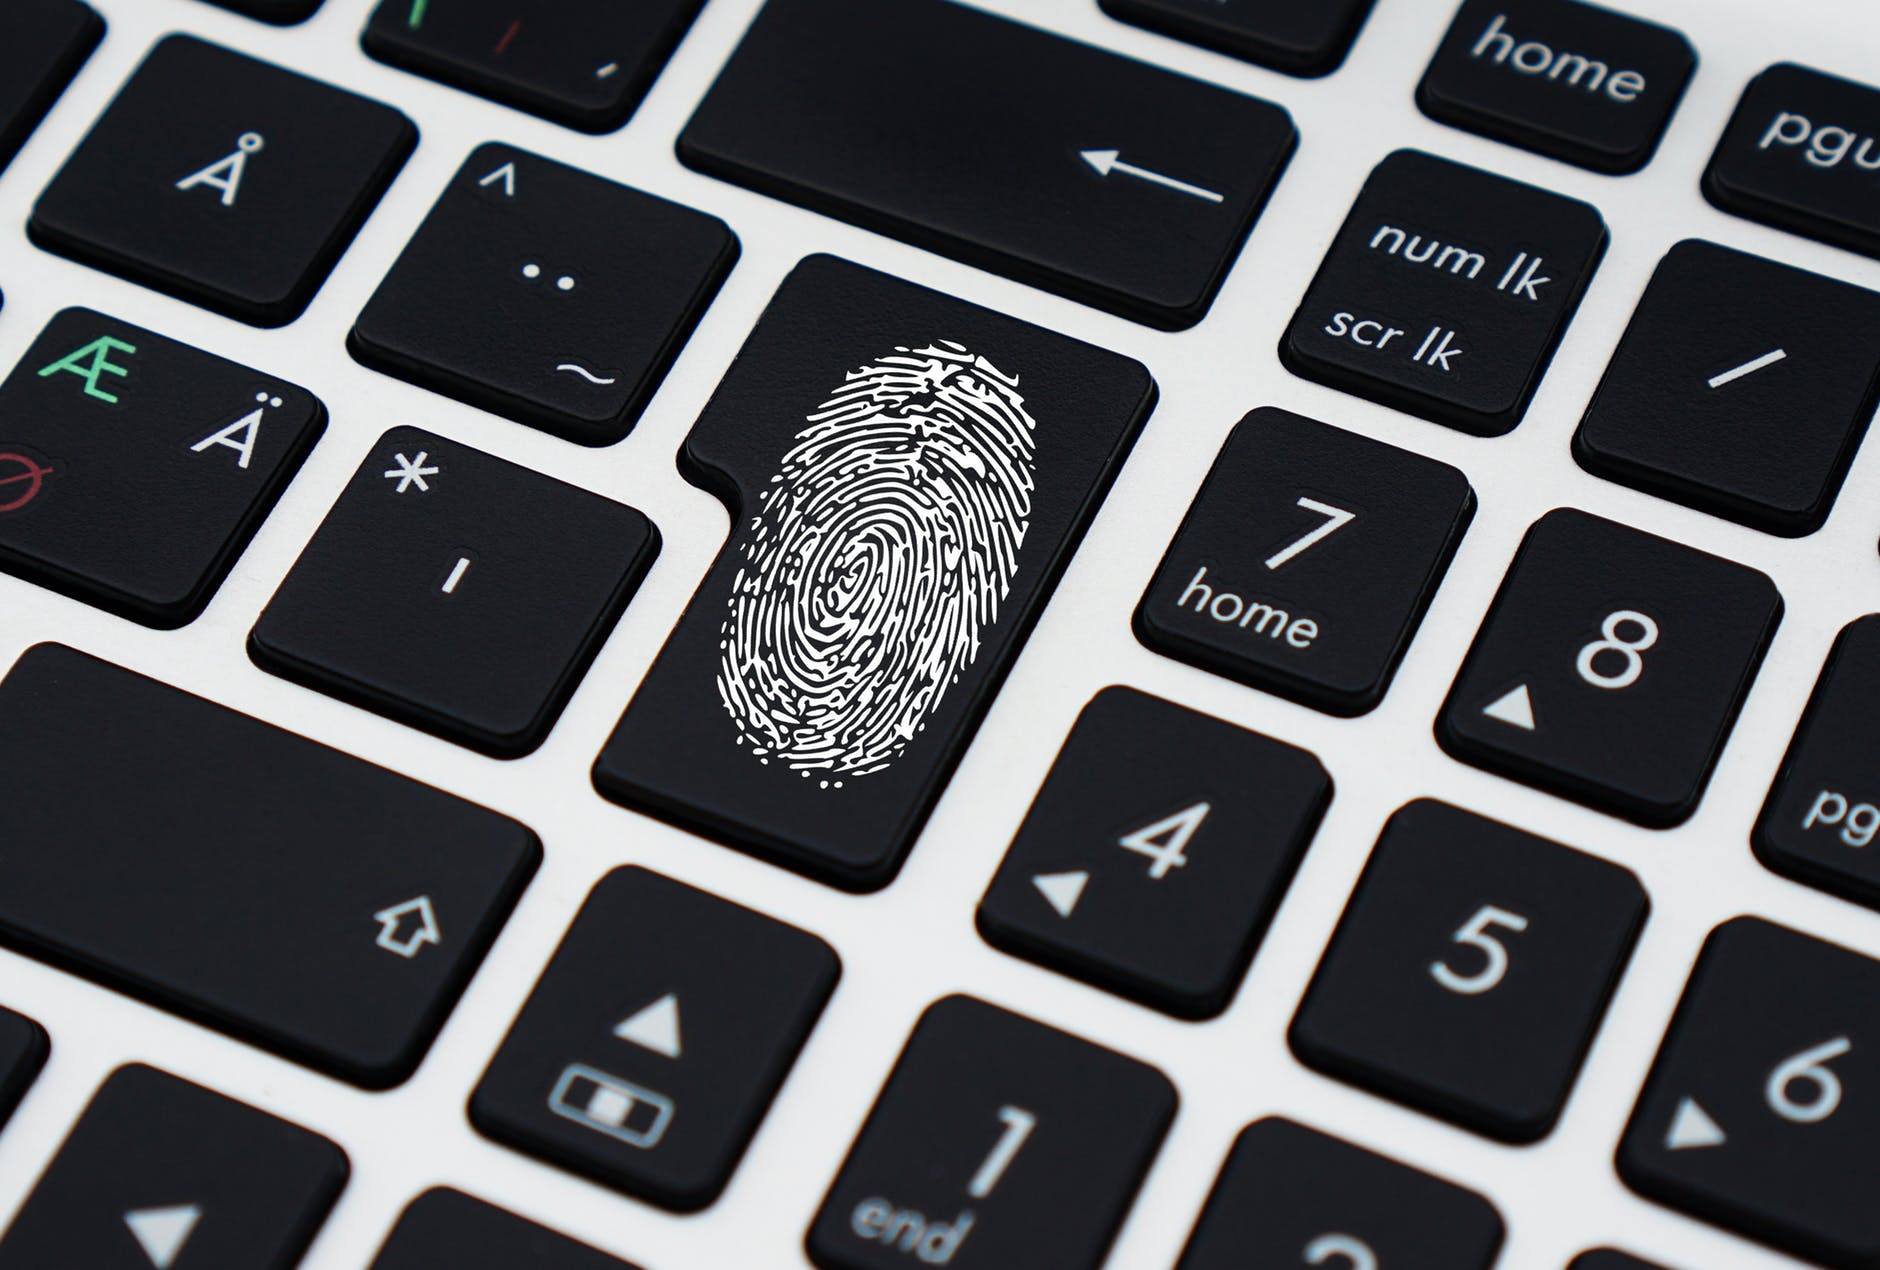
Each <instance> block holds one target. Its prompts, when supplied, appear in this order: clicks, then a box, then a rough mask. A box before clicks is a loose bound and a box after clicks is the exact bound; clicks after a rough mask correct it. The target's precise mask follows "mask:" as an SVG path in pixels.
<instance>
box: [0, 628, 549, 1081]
mask: <svg viewBox="0 0 1880 1270" xmlns="http://www.w3.org/2000/svg"><path fill="white" fill-rule="evenodd" d="M0 801H5V802H6V803H8V804H9V805H12V806H13V807H14V811H13V812H11V813H9V816H8V823H7V833H6V839H5V842H4V845H0V856H4V861H5V867H6V874H7V884H6V886H5V887H4V888H0V940H3V941H4V942H5V943H6V944H7V945H9V946H10V947H12V948H14V949H16V950H18V951H21V952H25V953H29V954H31V955H33V956H36V957H42V958H44V959H46V960H48V961H51V962H53V963H55V964H57V965H59V966H61V967H63V968H65V969H68V970H72V971H75V972H77V973H80V974H85V975H89V976H91V977H93V978H96V979H98V980H100V981H102V982H104V983H105V984H107V985H109V986H111V987H114V988H117V989H119V990H121V991H125V992H129V993H132V994H133V995H136V996H138V997H142V998H144V999H146V1000H148V1001H150V1002H152V1003H153V1004H155V1005H158V1006H161V1007H163V1008H165V1009H169V1010H174V1011H176V1012H177V1013H179V1014H183V1015H186V1016H188V1017H190V1018H192V1019H196V1020H199V1021H201V1022H203V1023H207V1024H209V1025H210V1026H212V1027H218V1028H222V1029H224V1030H226V1031H229V1032H233V1033H235V1034H236V1035H238V1036H240V1037H242V1038H244V1039H246V1040H249V1041H253V1042H254V1043H256V1044H259V1045H262V1046H264V1047H266V1048H268V1049H272V1050H276V1051H278V1052H280V1053H282V1054H285V1055H287V1056H288V1057H290V1058H294V1059H297V1060H299V1061H301V1062H305V1063H307V1064H309V1065H311V1066H314V1067H317V1068H319V1069H320V1070H322V1071H325V1072H328V1073H331V1074H333V1075H336V1076H339V1077H341V1078H343V1079H346V1080H350V1081H353V1082H355V1083H357V1084H360V1085H364V1086H367V1087H368V1088H385V1087H389V1086H391V1085H395V1084H397V1083H398V1082H399V1081H402V1080H404V1079H405V1077H407V1076H409V1075H410V1074H411V1072H412V1071H413V1070H414V1069H415V1068H416V1067H417V1065H418V1060H419V1058H421V1057H422V1056H423V1054H424V1051H425V1049H426V1048H427V1047H428V1046H429V1045H430V1042H431V1038H432V1037H433V1036H434V1035H436V1033H437V1030H438V1028H439V1027H440V1026H441V1025H442V1024H443V1021H444V1016H445V1015H446V1014H447V1013H449V1011H450V1008H451V1006H452V1005H453V1004H454V1003H455V1002H456V1000H457V997H458V995H459V994H460V993H461V992H462V991H463V988H464V985H465V983H466V982H468V980H469V978H470V974H471V972H472V971H474V970H475V969H476V967H477V964H478V963H479V962H480V961H481V960H482V958H483V953H484V951H485V950H486V949H487V948H488V947H489V945H490V942H491V941H492V940H493V939H495V937H496V931H497V928H498V927H499V926H501V925H502V923H503V921H504V919H505V918H506V917H507V916H508V914H509V910H510V909H511V908H512V907H513V906H514V904H515V901H516V897H517V895H518V894H519V893H520V892H521V890H522V887H523V885H524V884H525V883H526V882H527V881H528V878H529V875H530V874H531V873H533V872H534V870H535V866H536V863H537V862H538V860H539V859H540V856H541V848H540V847H539V846H538V845H537V843H536V841H535V836H534V835H533V834H531V833H530V832H529V831H528V830H527V829H525V828H524V827H523V826H521V825H519V824H517V823H516V822H515V821H513V820H509V819H506V818H505V817H502V816H499V815H496V814H495V813H494V812H490V811H486V810H484V809H483V808H481V807H477V806H473V805H472V804H470V803H466V802H464V801H462V800H460V799H457V798H454V797H452V796H451V795H449V794H445V793H443V792H441V791H439V790H435V789H432V788H430V787H428V786H425V785H420V784H418V783H416V782H415V781H412V780H409V779H407V778H406V777H403V776H398V775H395V774H394V773H392V772H388V771H386V770H385V769H383V768H379V767H373V766H372V765H370V764H368V763H364V762H361V761H360V760H358V759H355V758H351V757H349V756H347V755H345V754H341V753H340V752H338V751H337V750H330V749H327V748H326V747H325V746H323V745H316V744H315V743H314V742H312V741H309V740H306V739H305V738H303V737H299V736H295V735H293V734H292V733H289V732H283V731H281V730H280V729H278V728H274V727H271V726H269V725H268V724H265V723H261V722H259V721H257V720H255V719H251V718H249V717H248V716H246V715H243V714H237V713H236V712H235V711H233V710H228V709H225V708H223V707H221V706H218V705H214V704H212V703H211V702H208V701H204V700H203V699H202V698H200V697H192V696H190V695H188V694H187V693H183V692H179V691H177V690H176V689H174V688H170V687H166V686H165V685H163V684H160V683H157V682H155V681H154V680H150V679H145V678H144V677H143V676H141V675H135V674H132V673H131V672H129V671H127V670H122V669H119V668H118V667H116V666H113V665H110V664H108V663H106V662H102V661H99V660H97V659H95V658H92V657H88V656H86V655H85V654H83V653H79V652H74V651H73V650H72V649H69V648H65V647H62V646H60V645H57V644H41V645H38V646H37V647H34V648H30V649H28V650H27V651H26V652H25V654H23V655H22V656H21V657H20V659H19V661H18V662H17V663H15V664H14V666H13V668H12V670H11V671H10V672H9V673H8V675H7V677H6V679H5V680H4V681H0ZM101 878H105V879H109V880H110V885H108V886H101V885H100V884H99V879H101Z"/></svg>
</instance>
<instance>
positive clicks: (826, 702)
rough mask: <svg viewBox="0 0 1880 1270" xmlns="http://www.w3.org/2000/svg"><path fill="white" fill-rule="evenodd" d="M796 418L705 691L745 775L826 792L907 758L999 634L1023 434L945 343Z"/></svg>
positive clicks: (850, 385)
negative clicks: (789, 778)
mask: <svg viewBox="0 0 1880 1270" xmlns="http://www.w3.org/2000/svg"><path fill="white" fill-rule="evenodd" d="M805 422H806V424H807V426H806V427H804V428H803V429H802V431H800V432H798V433H797V434H796V437H795V438H794V444H793V445H792V447H791V448H790V450H789V452H788V453H786V454H785V455H784V457H783V460H782V462H781V463H780V465H779V468H778V471H777V474H776V475H775V476H773V477H772V478H771V482H770V485H769V487H768V488H767V489H766V490H765V491H764V492H763V493H762V495H761V496H760V497H759V499H758V506H757V509H756V512H755V514H754V515H753V516H752V517H751V518H750V521H749V522H748V532H747V534H746V536H745V539H744V541H743V543H742V544H740V546H739V547H738V552H739V555H740V556H741V557H742V560H741V563H740V566H739V568H738V571H737V574H736V576H735V577H734V579H733V581H732V585H731V598H730V603H729V606H728V610H727V612H726V615H725V619H724V622H723V624H722V626H721V627H720V635H721V638H720V643H719V646H720V657H719V667H718V677H717V686H718V694H719V698H720V700H721V701H722V702H723V704H724V708H725V710H726V711H727V712H728V713H729V714H730V716H731V719H732V721H733V722H734V724H735V725H736V730H737V741H738V743H739V744H740V745H743V746H748V747H749V749H750V751H751V753H752V754H754V755H755V756H756V757H757V759H758V760H759V761H760V762H762V763H766V764H768V763H771V762H776V763H780V764H782V765H784V766H786V767H788V768H790V769H791V770H794V771H796V772H798V773H800V774H801V775H803V776H804V777H806V778H811V779H815V780H816V781H817V782H818V783H819V784H820V785H821V786H822V787H823V788H831V787H833V788H838V789H839V788H841V787H842V786H843V784H844V782H845V781H846V780H847V779H850V778H853V777H858V776H865V775H868V774H870V773H872V772H878V771H881V770H882V769H883V768H885V767H887V766H888V765H889V764H890V763H892V762H893V761H894V759H895V758H896V757H897V756H899V755H900V754H901V753H902V752H903V751H904V750H905V749H906V748H907V746H908V744H909V743H910V742H911V741H912V740H913V739H914V737H915V736H916V735H917V734H918V733H919V732H920V730H921V729H922V728H923V727H924V726H925V720H926V719H927V718H928V717H929V716H930V715H931V714H932V713H933V712H934V711H935V710H936V709H938V707H939V705H940V702H941V699H942V698H943V697H944V695H945V694H946V691H947V689H948V688H949V687H950V686H951V685H952V684H953V683H955V682H957V681H958V679H959V677H960V675H961V673H962V672H963V671H965V670H966V669H967V668H968V667H970V666H971V665H972V663H973V661H974V659H975V658H976V657H977V656H978V654H979V646H980V637H981V634H982V632H984V631H985V630H986V629H987V628H988V627H990V626H991V625H992V624H993V623H994V622H996V621H997V620H998V615H999V609H1000V606H1001V605H1002V604H1003V602H1004V600H1005V598H1006V595H1007V593H1008V592H1009V590H1010V588H1011V583H1012V579H1013V576H1014V575H1015V574H1016V573H1017V570H1018V554H1019V551H1020V549H1021V548H1022V547H1023V545H1024V541H1025V533H1026V529H1027V527H1028V526H1029V524H1030V519H1031V503H1032V494H1033V490H1034V483H1035V479H1036V450H1035V442H1034V438H1033V431H1034V423H1033V420H1032V417H1031V415H1030V414H1029V413H1027V411H1026V409H1025V400H1024V398H1023V397H1022V396H1021V395H1020V394H1019V392H1018V379H1017V377H1016V376H1012V375H1006V374H1004V373H1002V372H1001V371H999V370H998V369H997V368H995V367H994V366H993V365H992V364H991V363H990V362H988V361H987V360H986V359H985V358H983V357H980V356H977V355H975V354H974V353H972V352H970V351H968V350H967V349H966V348H965V347H964V346H963V345H960V344H957V343H954V342H952V341H950V340H935V341H933V342H932V343H930V344H928V345H925V346H911V345H910V346H900V347H896V348H895V350H894V351H893V352H892V353H890V354H888V355H887V356H885V357H881V358H879V359H878V360H876V361H874V362H871V363H869V364H868V365H865V366H863V367H861V368H860V369H858V370H854V371H851V372H849V373H848V374H847V376H846V377H845V378H844V381H843V383H842V384H841V385H840V386H838V387H837V388H836V390H835V391H834V392H833V393H831V395H830V396H829V398H828V400H826V401H824V402H823V403H822V405H820V406H818V407H817V408H816V410H815V411H813V412H812V413H811V414H810V415H808V416H807V418H806V421H805Z"/></svg>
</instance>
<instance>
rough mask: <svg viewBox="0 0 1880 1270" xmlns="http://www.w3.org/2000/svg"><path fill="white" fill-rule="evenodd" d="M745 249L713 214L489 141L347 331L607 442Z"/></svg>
mask: <svg viewBox="0 0 1880 1270" xmlns="http://www.w3.org/2000/svg"><path fill="white" fill-rule="evenodd" d="M737 255H738V240H737V238H736V237H735V236H733V235H732V233H731V231H730V230H729V229H727V228H726V227H725V224H724V222H723V221H720V220H718V219H716V218H714V217H711V216H706V215H705V214H703V213H702V212H695V211H692V210H691V209H690V208H686V207H681V206H679V205H678V204H677V203H668V202H667V201H666V200H664V199H661V198H654V197H653V196H652V195H650V194H642V193H640V192H639V191H638V190H634V189H629V188H628V187H626V186H624V185H616V184H615V183H614V182H612V181H608V180H603V179H602V178H600V177H598V176H593V175H590V174H589V173H586V172H583V171H581V170H580V169H578V168H571V167H567V166H565V165H563V164H560V163H555V162H553V161H551V160H549V159H544V158H541V157H540V156H538V155H533V154H530V153H528V152H527V151H526V150H518V149H516V148H515V147H513V146H505V145H484V146H479V147H478V148H477V149H476V151H475V152H474V153H472V154H471V155H470V157H469V158H468V159H467V160H465V162H464V165H463V167H461V168H459V169H458V171H457V175H456V177H454V178H453V179H452V181H451V183H450V185H449V186H448V187H447V188H446V189H445V191H444V193H443V195H442V197H440V198H439V199H438V201H437V205H436V206H435V207H433V208H432V209H431V214H430V215H429V216H427V217H426V218H425V220H424V223H423V224H422V225H420V226H419V227H418V232H417V233H416V234H415V235H414V236H413V237H412V239H411V242H410V243H409V244H407V245H406V247H405V250H404V253H403V254H402V255H400V256H399V258H398V263H397V264H395V265H393V266H392V271H391V273H389V274H387V275H386V277H385V280H384V281H383V282H381V283H380V284H379V289H378V291H377V292H375V293H374V294H373V296H372V299H371V301H370V302H368V303H367V305H366V307H365V310H364V311H363V312H362V313H360V315H359V320H358V321H357V322H356V323H355V324H354V325H353V329H352V335H351V337H350V338H349V340H348V341H347V344H348V347H349V348H350V349H351V350H352V353H353V356H355V357H357V358H358V359H359V360H360V361H362V362H364V363H365V364H366V365H368V366H371V367H374V368H376V369H378V370H382V371H385V372H386V373H387V374H391V375H397V376H399V377H400V378H401V379H408V380H410V381H411V382H412V383H414V384H418V385H419V386H421V387H424V388H429V389H431V390H432V391H434V392H441V393H445V394H447V395H449V396H452V397H455V398H457V399H458V400H459V401H465V402H468V403H469V404H471V405H473V406H478V407H481V408H482V409H485V410H490V411H494V412H495V413H497V414H500V415H505V416H507V417H509V418H511V419H517V420H520V421H521V422H523V423H527V424H532V425H534V426H535V427H538V428H542V429H545V430H546V431H549V432H553V433H554V434H556V435H557V436H562V437H566V438H567V439H568V440H570V441H578V442H580V443H582V444H584V445H611V444H612V443H613V442H615V441H618V440H620V438H621V437H623V436H625V435H626V434H627V430H628V429H629V428H631V427H632V426H633V424H634V421H635V420H637V419H638V418H639V417H640V412H641V411H642V410H644V409H645V408H646V403H647V402H648V401H649V400H650V399H651V398H652V395H653V391H654V390H655V389H656V388H658V387H659V383H660V380H662V379H663V378H664V377H665V374H666V370H667V368H668V367H669V366H671V365H672V361H673V359H674V358H675V357H677V356H678V354H679V350H680V348H681V347H683V346H684V344H685V341H686V340H687V338H688V337H690V335H691V334H692V328H693V327H694V326H695V325H697V323H698V320H699V317H700V316H701V315H702V314H703V313H704V311H705V306H706V305H708V304H710V303H711V300H712V297H713V296H714V295H716V294H717V292H718V286H719V284H720V283H721V282H723V281H724V277H725V275H726V273H728V272H729V271H730V269H731V264H732V262H733V261H734V260H736V259H737ZM440 312H442V313H448V314H451V315H452V317H451V320H450V321H447V322H446V321H439V320H438V314H439V313H440Z"/></svg>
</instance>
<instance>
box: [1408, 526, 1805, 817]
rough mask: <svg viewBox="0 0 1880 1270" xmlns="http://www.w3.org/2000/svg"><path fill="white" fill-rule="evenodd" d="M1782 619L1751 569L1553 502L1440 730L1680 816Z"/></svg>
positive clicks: (1488, 751) (1769, 588)
mask: <svg viewBox="0 0 1880 1270" xmlns="http://www.w3.org/2000/svg"><path fill="white" fill-rule="evenodd" d="M1781 617H1782V597H1781V595H1780V594H1778V593H1777V591H1776V588H1775V584H1774V583H1773V582H1771V581H1770V580H1769V578H1768V577H1767V576H1766V575H1764V574H1762V573H1759V572H1757V571H1756V570H1754V569H1750V568H1746V567H1745V566H1743V565H1740V564H1734V563H1732V562H1731V561H1728V560H1723V559H1720V558H1718V557H1716V556H1712V555H1708V554H1706V553H1704V552H1701V551H1698V550H1696V549H1695V548H1692V547H1687V546H1684V545H1683V544H1682V543H1676V542H1672V541H1670V540H1669V539H1665V538H1659V537H1655V536H1653V535H1651V534H1647V533H1644V532H1642V531H1640V530H1637V529H1632V528H1630V527H1628V526H1626V525H1621V524H1618V523H1616V522H1614V521H1610V520H1602V519H1601V518H1599V517H1597V516H1591V515H1588V514H1587V513H1585V512H1582V511H1577V510H1573V509H1569V508H1562V509H1559V510H1556V511H1551V512H1549V513H1547V515H1545V516H1543V517H1541V519H1540V520H1539V521H1537V522H1535V524H1534V527H1533V528H1531V529H1529V530H1528V533H1527V537H1526V538H1525V539H1523V540H1522V543H1521V549H1520V551H1519V552H1518V553H1516V555H1515V558H1514V563H1513V564H1512V565H1510V566H1509V568H1508V575H1507V577H1505V578H1503V579H1502V584H1501V590H1500V591H1499V592H1498V593H1497V594H1496V596H1495V602H1494V604H1493V605H1492V606H1491V607H1490V608H1489V611H1488V616H1487V617H1486V618H1485V619H1484V620H1483V622H1482V628H1481V630H1480V631H1479V632H1477V634H1476V637H1475V645H1474V647H1472V648H1471V649H1470V650H1469V655H1468V658H1467V660H1465V661H1464V662H1463V664H1462V670H1461V672H1460V673H1459V674H1458V675H1457V676H1456V682H1455V684H1454V686H1453V687H1451V688H1450V690H1449V699H1448V701H1447V702H1445V703H1444V705H1443V712H1442V715H1441V716H1440V717H1439V718H1438V720H1437V724H1436V737H1437V740H1439V741H1441V742H1442V745H1443V748H1444V749H1446V750H1448V751H1449V752H1450V753H1451V754H1453V755H1455V756H1456V757H1457V758H1460V759H1462V760H1463V761H1465V762H1469V763H1474V764H1475V765H1476V766H1478V767H1485V768H1487V769H1489V770H1490V771H1494V772H1499V773H1501V774H1502V775H1504V776H1511V777H1513V778H1514V779H1516V780H1520V781H1526V782H1527V783H1529V784H1531V785H1537V786H1539V787H1540V788H1542V789H1546V790H1550V791H1552V792H1553V793H1556V794H1559V795H1561V796H1563V797H1566V798H1571V799H1574V800H1575V801H1577V802H1582V803H1585V804H1587V805H1588V806H1590V807H1594V808H1597V809H1599V810H1601V811H1605V812H1608V813H1610V814H1612V815H1615V816H1623V817H1625V818H1626V819H1628V820H1632V821H1636V822H1637V823H1639V824H1642V825H1647V826H1650V827H1654V828H1663V827H1666V826H1670V825H1675V824H1677V823H1679V822H1680V821H1683V820H1685V819H1686V818H1688V817H1689V816H1690V814H1691V813H1692V812H1693V811H1695V810H1696V809H1697V803H1698V800H1699V799H1700V798H1701V797H1702V796H1703V792H1704V787H1705V785H1707V784H1708V783H1709V781H1710V773H1711V769H1712V768H1713V767H1715V766H1716V762H1717V755H1718V754H1719V753H1720V752H1721V751H1722V749H1723V743H1724V740H1725V739H1726V738H1727V737H1728V736H1729V734H1730V729H1731V727H1732V726H1733V725H1734V724H1735V722H1736V715H1737V711H1738V710H1739V709H1740V708H1741V706H1742V704H1743V698H1744V696H1745V695H1746V694H1747V693H1748V692H1749V686H1750V683H1751V682H1752V681H1753V680H1754V679H1755V677H1756V671H1757V669H1758V668H1759V667H1760V666H1761V665H1762V659H1763V654H1764V652H1766V651H1767V650H1768V647H1769V640H1770V638H1771V637H1772V636H1773V635H1774V633H1775V628H1776V624H1777V623H1778V622H1779V621H1780V620H1781Z"/></svg>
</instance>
